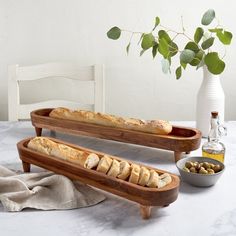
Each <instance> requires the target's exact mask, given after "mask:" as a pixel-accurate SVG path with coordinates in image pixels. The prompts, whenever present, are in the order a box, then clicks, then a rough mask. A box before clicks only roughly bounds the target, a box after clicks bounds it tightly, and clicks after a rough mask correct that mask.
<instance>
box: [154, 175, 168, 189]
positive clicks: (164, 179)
mask: <svg viewBox="0 0 236 236" xmlns="http://www.w3.org/2000/svg"><path fill="white" fill-rule="evenodd" d="M171 181H172V178H171V176H170V174H168V173H164V174H162V175H160V176H159V182H158V184H157V187H158V188H163V187H165V186H166V185H167V184H169V183H171Z"/></svg>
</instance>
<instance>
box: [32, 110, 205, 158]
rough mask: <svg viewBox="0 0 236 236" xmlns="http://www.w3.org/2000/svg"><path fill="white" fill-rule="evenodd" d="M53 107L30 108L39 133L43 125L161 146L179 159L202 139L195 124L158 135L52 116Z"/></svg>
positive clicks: (87, 134)
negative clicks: (192, 126) (50, 114)
mask: <svg viewBox="0 0 236 236" xmlns="http://www.w3.org/2000/svg"><path fill="white" fill-rule="evenodd" d="M51 111H52V108H45V109H39V110H35V111H32V112H31V121H32V125H33V126H34V127H35V130H36V134H37V136H41V134H42V129H49V130H53V131H59V132H64V133H70V134H77V135H78V134H79V135H86V136H92V137H97V138H102V139H109V140H115V141H120V142H126V143H133V144H139V145H143V146H149V147H155V148H161V149H166V150H171V151H174V156H175V161H176V162H177V161H178V160H179V159H180V158H181V155H182V153H183V152H187V153H189V152H191V151H193V150H196V149H198V148H199V146H200V143H201V132H200V131H199V130H197V129H194V128H186V127H179V126H173V129H172V132H171V133H170V134H168V135H157V134H150V133H144V132H140V131H133V130H126V129H121V128H114V127H107V126H102V125H96V124H89V123H85V122H79V121H72V120H64V119H57V118H52V117H49V113H50V112H51Z"/></svg>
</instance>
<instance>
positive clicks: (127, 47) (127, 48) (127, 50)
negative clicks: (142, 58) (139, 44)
mask: <svg viewBox="0 0 236 236" xmlns="http://www.w3.org/2000/svg"><path fill="white" fill-rule="evenodd" d="M129 48H130V42H129V44H128V45H127V46H126V52H127V54H129Z"/></svg>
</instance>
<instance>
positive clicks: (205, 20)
mask: <svg viewBox="0 0 236 236" xmlns="http://www.w3.org/2000/svg"><path fill="white" fill-rule="evenodd" d="M215 16H216V14H215V11H214V10H213V9H209V10H208V11H206V12H205V13H204V15H203V17H202V20H201V23H202V24H203V25H209V24H211V22H212V21H213V20H214V18H215Z"/></svg>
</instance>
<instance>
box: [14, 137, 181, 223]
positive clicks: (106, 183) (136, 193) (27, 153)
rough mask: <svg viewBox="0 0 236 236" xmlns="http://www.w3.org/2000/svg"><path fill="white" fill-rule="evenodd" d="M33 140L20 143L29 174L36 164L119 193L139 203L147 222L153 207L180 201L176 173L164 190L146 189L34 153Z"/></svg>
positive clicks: (21, 156)
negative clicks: (30, 146) (29, 146)
mask: <svg viewBox="0 0 236 236" xmlns="http://www.w3.org/2000/svg"><path fill="white" fill-rule="evenodd" d="M31 139H32V138H27V139H24V140H22V141H20V142H18V143H17V148H18V152H19V156H20V159H21V160H22V165H23V169H24V172H30V164H34V165H37V166H40V167H42V168H45V169H48V170H50V171H53V172H55V173H58V174H62V175H65V176H67V177H69V178H70V179H73V180H79V181H81V182H84V183H86V184H89V185H91V186H94V187H96V188H99V189H102V190H105V191H107V192H110V193H113V194H116V195H118V196H120V197H123V198H127V199H128V200H131V201H134V202H137V203H138V204H140V210H141V214H142V217H143V218H144V219H148V218H149V217H150V212H151V206H168V205H169V204H170V203H172V202H174V201H175V200H176V199H177V196H178V190H179V177H178V176H176V175H174V174H171V173H169V174H170V175H171V177H172V182H171V183H170V184H168V185H166V186H165V187H163V188H148V187H143V186H140V185H136V184H133V183H130V182H128V181H125V180H121V179H118V178H114V177H111V176H108V175H106V174H103V173H100V172H98V171H96V170H93V169H87V168H84V167H81V166H79V165H78V164H75V163H71V162H68V161H66V160H62V159H59V158H57V157H53V156H50V155H47V154H43V153H40V152H37V151H34V150H31V149H29V148H28V147H27V144H28V142H29V141H30V140H31ZM50 139H51V140H52V141H54V142H57V143H63V144H65V145H68V146H70V147H73V148H77V149H80V150H83V151H86V152H88V153H91V152H92V153H96V154H97V155H98V156H99V157H102V156H103V155H104V153H101V152H97V151H94V150H91V149H87V148H84V147H80V146H77V145H72V144H70V143H66V142H64V141H61V140H58V139H53V138H50ZM111 157H112V158H114V159H117V160H119V161H121V160H124V159H121V158H118V157H115V156H111ZM128 162H129V161H128ZM129 163H131V162H129ZM142 166H144V165H142ZM146 167H147V168H148V169H154V170H156V171H157V172H158V173H159V174H163V173H168V172H166V171H163V170H159V169H155V168H151V167H148V166H146Z"/></svg>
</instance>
